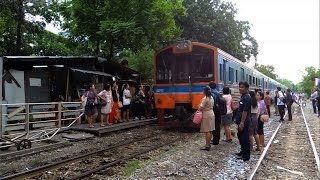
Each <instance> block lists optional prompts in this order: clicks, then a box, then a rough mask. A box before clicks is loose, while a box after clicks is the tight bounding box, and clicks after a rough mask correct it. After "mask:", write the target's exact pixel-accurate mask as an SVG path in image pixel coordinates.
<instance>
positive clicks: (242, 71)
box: [241, 68, 248, 81]
mask: <svg viewBox="0 0 320 180" xmlns="http://www.w3.org/2000/svg"><path fill="white" fill-rule="evenodd" d="M247 79H248V78H247ZM241 81H244V69H243V68H241Z"/></svg>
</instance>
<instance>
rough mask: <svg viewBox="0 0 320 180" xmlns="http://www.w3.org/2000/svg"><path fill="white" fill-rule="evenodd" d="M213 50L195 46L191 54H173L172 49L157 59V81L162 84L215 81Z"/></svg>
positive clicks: (159, 55)
mask: <svg viewBox="0 0 320 180" xmlns="http://www.w3.org/2000/svg"><path fill="white" fill-rule="evenodd" d="M213 60H214V59H213V50H211V49H208V48H204V47H200V46H193V50H192V52H191V53H183V54H173V53H172V49H171V48H170V49H167V50H164V51H162V52H161V53H159V54H158V55H157V57H156V81H157V83H158V84H162V83H188V82H189V76H190V79H191V81H192V82H209V81H212V80H213V72H214V71H213V69H214V67H213Z"/></svg>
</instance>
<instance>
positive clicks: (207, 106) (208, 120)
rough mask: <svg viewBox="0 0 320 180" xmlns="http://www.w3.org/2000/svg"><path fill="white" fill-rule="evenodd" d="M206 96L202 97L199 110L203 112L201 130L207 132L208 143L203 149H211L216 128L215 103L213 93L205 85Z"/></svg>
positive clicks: (204, 92)
mask: <svg viewBox="0 0 320 180" xmlns="http://www.w3.org/2000/svg"><path fill="white" fill-rule="evenodd" d="M203 94H204V95H205V97H203V98H202V100H201V103H200V105H199V110H200V111H201V112H202V121H201V126H200V132H202V133H205V137H206V145H205V147H203V148H201V150H204V151H209V150H210V148H211V145H210V141H211V137H212V131H213V130H214V129H215V123H214V113H213V105H214V99H213V97H212V95H211V92H210V88H209V87H205V88H204V89H203Z"/></svg>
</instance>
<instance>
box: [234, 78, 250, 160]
mask: <svg viewBox="0 0 320 180" xmlns="http://www.w3.org/2000/svg"><path fill="white" fill-rule="evenodd" d="M248 90H249V84H248V83H247V82H240V83H239V91H240V94H241V99H240V102H239V108H238V112H237V115H236V124H237V125H238V134H237V135H238V139H239V142H240V145H241V151H240V152H239V153H236V155H237V159H242V160H243V161H248V160H249V159H250V140H249V127H250V121H251V120H250V119H251V97H250V95H249V94H248Z"/></svg>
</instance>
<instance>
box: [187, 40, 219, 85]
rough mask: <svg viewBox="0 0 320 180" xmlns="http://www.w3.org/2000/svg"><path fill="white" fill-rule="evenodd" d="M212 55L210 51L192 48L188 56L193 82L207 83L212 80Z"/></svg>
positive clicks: (202, 48) (196, 47)
mask: <svg viewBox="0 0 320 180" xmlns="http://www.w3.org/2000/svg"><path fill="white" fill-rule="evenodd" d="M213 54H214V52H213V51H212V50H211V49H208V48H204V47H200V46H193V50H192V53H191V54H190V55H188V56H190V58H189V59H188V60H189V61H190V74H191V77H192V80H193V82H202V81H209V80H212V79H213V74H214V71H213Z"/></svg>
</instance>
